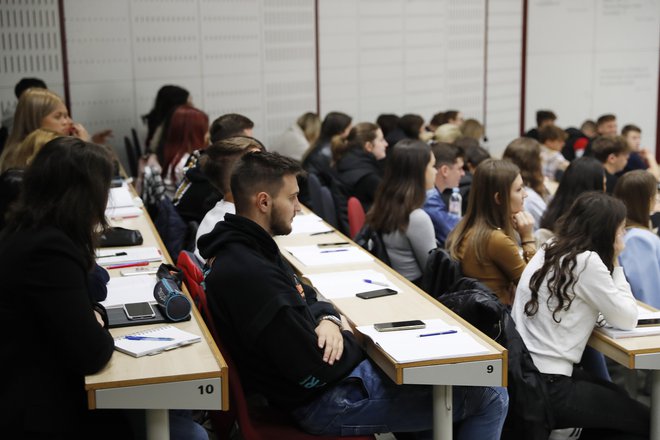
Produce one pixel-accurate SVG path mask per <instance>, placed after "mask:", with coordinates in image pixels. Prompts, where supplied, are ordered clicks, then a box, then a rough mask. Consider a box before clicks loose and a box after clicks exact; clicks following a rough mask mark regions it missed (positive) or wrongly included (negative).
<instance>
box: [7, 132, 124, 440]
mask: <svg viewBox="0 0 660 440" xmlns="http://www.w3.org/2000/svg"><path fill="white" fill-rule="evenodd" d="M112 173H113V165H112V160H111V157H110V155H109V154H108V153H107V151H106V150H105V149H104V148H103V147H100V146H98V145H94V144H90V143H87V142H84V141H82V140H79V139H75V138H72V137H60V138H57V139H55V140H53V141H51V142H49V143H48V144H46V145H45V146H44V147H43V148H42V149H41V151H40V152H39V154H37V156H36V157H35V159H34V161H33V162H32V164H31V165H30V167H29V168H28V169H27V170H26V171H25V178H24V182H23V188H22V192H21V195H20V199H19V201H18V202H17V204H16V205H15V206H14V209H13V211H12V213H11V214H10V216H9V219H8V222H7V226H6V227H5V229H3V231H2V234H1V235H0V267H1V268H2V269H1V273H2V279H3V284H4V288H3V289H2V292H3V293H1V294H0V311H2V316H3V318H2V320H0V331H2V333H3V334H6V335H11V337H8V338H5V340H4V341H3V347H2V356H1V360H0V373H2V375H3V377H5V378H7V380H5V381H4V384H3V386H2V389H1V390H0V396H1V397H0V401H2V402H3V405H2V408H3V410H2V412H1V415H0V429H2V432H4V433H12V434H14V436H15V438H57V439H60V438H62V439H65V438H101V437H103V438H126V436H127V435H128V436H129V437H130V433H122V432H117V430H116V429H114V428H119V425H117V426H115V425H114V424H115V421H112V422H111V423H106V424H105V425H108V426H105V425H99V424H98V423H99V422H100V421H101V419H102V418H104V417H108V413H107V412H105V411H100V410H96V411H88V410H87V401H86V399H85V389H84V376H85V375H87V374H93V373H96V372H97V371H99V370H100V369H101V368H103V367H104V366H105V365H106V363H107V362H108V361H109V360H110V357H111V355H112V353H113V349H114V343H113V339H112V336H111V335H110V333H109V332H108V330H107V329H106V327H107V317H106V315H105V310H104V309H103V307H102V306H100V305H99V304H93V303H92V301H90V295H89V290H88V289H89V288H88V282H87V279H88V275H89V273H90V270H92V268H93V267H94V261H95V253H94V248H95V242H96V237H97V231H98V230H99V228H100V227H103V226H105V206H106V201H107V198H108V192H109V189H110V179H111V177H112ZM108 421H109V420H108ZM120 430H121V429H120Z"/></svg>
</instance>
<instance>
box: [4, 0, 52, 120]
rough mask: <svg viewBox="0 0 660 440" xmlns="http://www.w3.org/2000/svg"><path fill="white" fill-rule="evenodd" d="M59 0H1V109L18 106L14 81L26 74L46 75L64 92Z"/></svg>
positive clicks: (10, 111)
mask: <svg viewBox="0 0 660 440" xmlns="http://www.w3.org/2000/svg"><path fill="white" fill-rule="evenodd" d="M59 19H60V17H59V13H58V7H57V0H0V112H1V113H2V118H3V119H4V118H6V117H8V116H11V115H12V114H13V112H14V110H15V107H16V98H15V96H14V85H15V84H16V83H17V82H18V80H20V79H21V78H23V77H26V76H30V77H38V78H41V79H43V80H44V81H45V82H46V84H48V86H49V87H51V88H52V89H53V90H54V91H55V92H57V93H61V92H62V86H63V79H62V57H61V51H60V49H61V47H60V23H59Z"/></svg>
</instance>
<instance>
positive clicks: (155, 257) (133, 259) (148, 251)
mask: <svg viewBox="0 0 660 440" xmlns="http://www.w3.org/2000/svg"><path fill="white" fill-rule="evenodd" d="M162 259H163V255H162V254H161V253H160V251H159V250H158V248H157V247H155V246H134V247H129V248H103V249H98V250H97V251H96V262H97V263H98V264H99V265H101V266H112V265H115V264H130V263H139V262H142V261H161V260H162Z"/></svg>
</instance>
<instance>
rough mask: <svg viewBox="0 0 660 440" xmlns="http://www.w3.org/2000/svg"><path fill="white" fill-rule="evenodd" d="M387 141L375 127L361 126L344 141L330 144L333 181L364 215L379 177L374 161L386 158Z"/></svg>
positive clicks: (372, 200) (376, 164)
mask: <svg viewBox="0 0 660 440" xmlns="http://www.w3.org/2000/svg"><path fill="white" fill-rule="evenodd" d="M386 150H387V141H386V140H385V138H384V137H383V132H382V131H381V129H380V128H379V127H378V125H376V124H372V123H371V122H361V123H359V124H357V125H356V126H354V127H353V128H351V131H349V132H348V137H347V138H346V139H342V138H335V139H334V140H333V141H332V157H333V160H334V162H335V169H336V171H337V178H338V179H339V181H340V182H341V183H342V184H343V185H344V187H345V188H346V190H347V194H348V195H349V196H355V197H357V198H358V199H359V200H360V203H362V207H363V208H364V210H365V211H368V210H369V208H370V207H371V204H372V203H373V202H374V196H375V195H376V189H377V188H378V185H379V184H380V182H381V180H382V178H383V176H382V170H381V167H380V165H379V164H378V161H380V160H383V159H385V156H386V155H387V152H386Z"/></svg>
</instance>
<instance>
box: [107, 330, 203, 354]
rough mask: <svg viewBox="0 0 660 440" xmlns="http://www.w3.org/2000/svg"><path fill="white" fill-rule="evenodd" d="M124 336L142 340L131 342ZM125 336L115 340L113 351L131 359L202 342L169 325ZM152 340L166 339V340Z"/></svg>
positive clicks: (194, 336) (193, 335)
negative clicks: (129, 356)
mask: <svg viewBox="0 0 660 440" xmlns="http://www.w3.org/2000/svg"><path fill="white" fill-rule="evenodd" d="M126 336H135V337H143V338H144V339H137V340H132V339H126ZM126 336H122V337H121V338H115V349H116V350H118V351H121V352H122V353H126V354H130V355H131V356H133V357H140V356H147V355H149V356H151V355H154V354H158V353H162V352H163V351H167V350H173V349H175V348H178V347H183V346H184V345H190V344H194V343H195V342H199V341H201V340H202V338H201V337H200V336H197V335H195V334H192V333H188V332H185V331H183V330H179V329H178V328H176V327H174V326H171V325H166V326H163V327H158V328H155V329H152V330H145V331H142V332H138V333H131V334H130V335H126ZM153 338H166V339H167V340H157V339H153Z"/></svg>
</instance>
